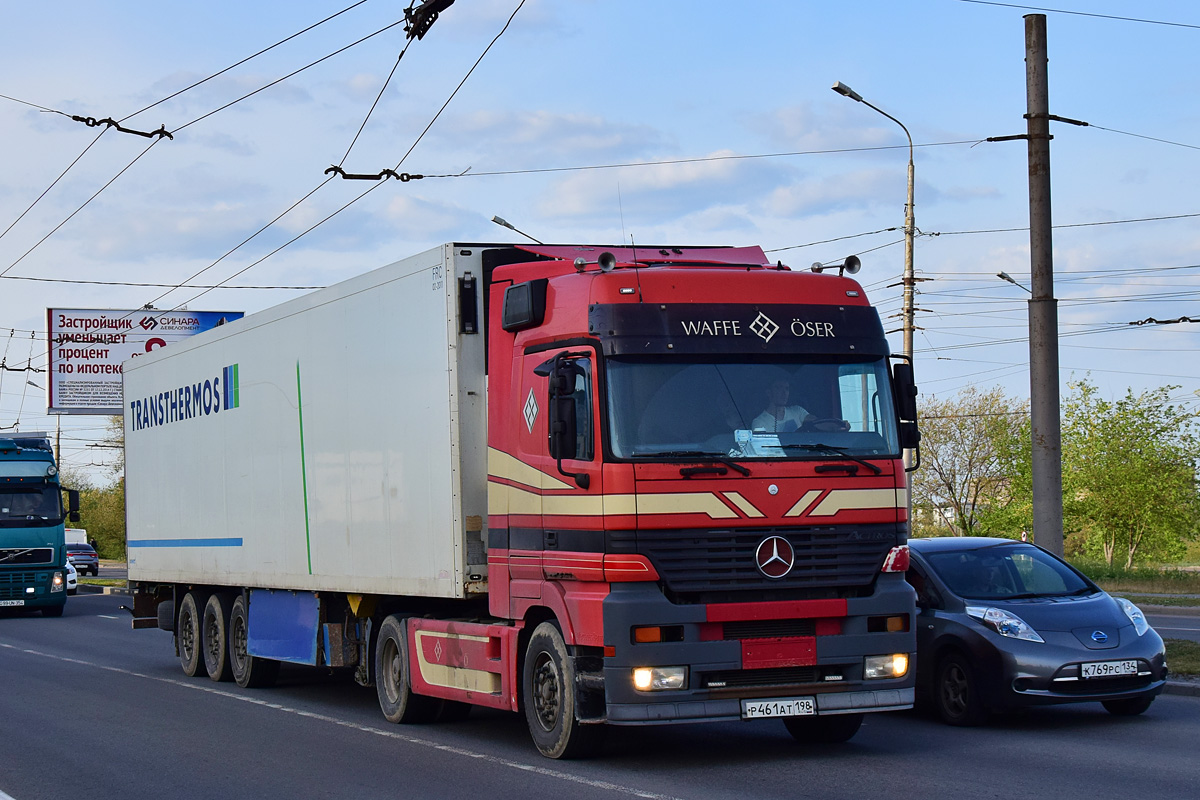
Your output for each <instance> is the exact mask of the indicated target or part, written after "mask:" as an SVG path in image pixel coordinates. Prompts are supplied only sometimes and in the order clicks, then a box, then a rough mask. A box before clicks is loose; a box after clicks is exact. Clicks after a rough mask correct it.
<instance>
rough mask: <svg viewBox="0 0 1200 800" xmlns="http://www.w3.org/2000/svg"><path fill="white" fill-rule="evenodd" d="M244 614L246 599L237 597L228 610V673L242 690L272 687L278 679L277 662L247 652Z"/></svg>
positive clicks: (247, 638) (246, 619)
mask: <svg viewBox="0 0 1200 800" xmlns="http://www.w3.org/2000/svg"><path fill="white" fill-rule="evenodd" d="M248 620H249V617H248V616H247V614H246V597H245V595H240V594H239V595H238V596H237V597H236V598H234V601H233V606H232V607H231V608H230V609H229V671H230V672H232V673H233V680H234V682H235V683H237V685H238V686H240V687H242V688H243V689H259V688H264V687H267V686H274V685H275V679H276V678H278V677H279V662H278V661H276V660H274V659H272V658H260V657H258V656H252V655H250V654H249V653H248V652H246V651H247V645H246V643H247V642H248V641H249V638H250V637H249V633H250V624H249V621H248Z"/></svg>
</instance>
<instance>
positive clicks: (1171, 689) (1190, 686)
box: [1163, 681, 1200, 697]
mask: <svg viewBox="0 0 1200 800" xmlns="http://www.w3.org/2000/svg"><path fill="white" fill-rule="evenodd" d="M1163 694H1179V695H1185V696H1187V697H1200V683H1190V682H1185V681H1167V685H1166V686H1164V687H1163Z"/></svg>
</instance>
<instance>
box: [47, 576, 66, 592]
mask: <svg viewBox="0 0 1200 800" xmlns="http://www.w3.org/2000/svg"><path fill="white" fill-rule="evenodd" d="M63 583H65V581H64V580H63V574H62V573H61V572H56V573H54V577H53V578H51V579H50V591H51V592H61V591H62V590H63Z"/></svg>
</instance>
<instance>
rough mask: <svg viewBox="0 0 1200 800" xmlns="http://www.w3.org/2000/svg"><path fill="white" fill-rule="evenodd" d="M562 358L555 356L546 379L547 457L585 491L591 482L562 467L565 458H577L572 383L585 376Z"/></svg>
mask: <svg viewBox="0 0 1200 800" xmlns="http://www.w3.org/2000/svg"><path fill="white" fill-rule="evenodd" d="M565 356H566V354H560V355H558V356H557V357H555V359H554V362H553V366H552V367H551V368H550V370H549V373H548V376H547V377H549V379H550V420H549V425H548V428H549V439H550V441H549V450H550V457H551V458H553V459H554V460H556V461H557V462H558V471H559V472H560V473H561V474H563V475H566V476H568V477H571V478H574V479H575V483H576V484H577V485H578V486H579V487H580V488H583V489H586V488H588V484H589V483H590V478H589V476H588V475H587V474H586V473H578V474H577V473H573V472H567V471H566V470H564V469H563V468H562V462H563V459H564V458H575V457H576V450H577V447H578V445H577V437H578V430H579V419H578V416H577V415H578V412H577V411H576V406H575V381H576V379H577V378H578V377H579V376H580V375H585V374H586V373H585V372H584V371H583V370H582V369H581V368H580V367H579V365H578V364H577V363H576V362H575V360H574V359H571V358H566V357H565ZM539 369H540V368H539Z"/></svg>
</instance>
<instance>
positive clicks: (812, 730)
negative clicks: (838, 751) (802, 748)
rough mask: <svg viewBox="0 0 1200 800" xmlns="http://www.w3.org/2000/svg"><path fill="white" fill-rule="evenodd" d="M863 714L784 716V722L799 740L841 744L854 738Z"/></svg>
mask: <svg viewBox="0 0 1200 800" xmlns="http://www.w3.org/2000/svg"><path fill="white" fill-rule="evenodd" d="M862 722H863V715H862V714H834V715H832V716H828V717H784V720H783V724H784V726H785V727H787V731H788V733H790V734H791V735H792V738H793V739H795V740H796V741H797V742H802V743H804V744H841V743H842V742H848V741H850V740H851V739H852V738H854V734H856V733H858V729H859V728H860V727H862Z"/></svg>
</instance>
